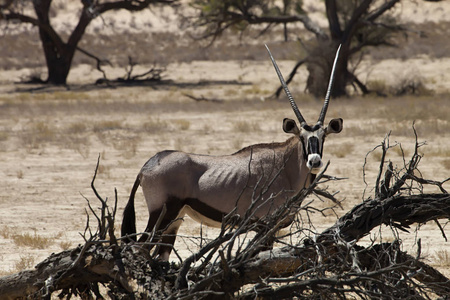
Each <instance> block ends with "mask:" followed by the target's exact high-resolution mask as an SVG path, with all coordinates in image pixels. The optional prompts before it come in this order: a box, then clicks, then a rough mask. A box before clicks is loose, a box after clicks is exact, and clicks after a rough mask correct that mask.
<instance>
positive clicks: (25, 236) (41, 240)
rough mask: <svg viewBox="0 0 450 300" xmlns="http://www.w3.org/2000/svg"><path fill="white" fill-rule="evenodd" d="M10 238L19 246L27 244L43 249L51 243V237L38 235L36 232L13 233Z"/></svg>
mask: <svg viewBox="0 0 450 300" xmlns="http://www.w3.org/2000/svg"><path fill="white" fill-rule="evenodd" d="M11 238H12V240H13V241H14V244H16V245H17V246H19V247H21V246H27V247H31V248H33V249H45V248H47V247H48V246H50V245H51V244H53V238H48V237H43V236H40V235H38V234H37V233H36V232H35V233H34V234H29V233H22V234H14V235H12V236H11Z"/></svg>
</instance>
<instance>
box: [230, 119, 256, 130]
mask: <svg viewBox="0 0 450 300" xmlns="http://www.w3.org/2000/svg"><path fill="white" fill-rule="evenodd" d="M233 130H234V131H237V132H254V131H261V127H260V126H259V124H258V122H256V121H253V122H249V121H237V122H235V123H233Z"/></svg>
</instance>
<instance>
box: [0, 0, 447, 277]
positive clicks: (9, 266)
mask: <svg viewBox="0 0 450 300" xmlns="http://www.w3.org/2000/svg"><path fill="white" fill-rule="evenodd" d="M418 3H419V5H426V6H425V7H423V6H421V7H418V8H417V9H414V8H411V7H410V6H403V9H404V10H405V12H407V13H404V14H403V15H402V16H406V17H405V18H407V20H408V21H417V22H420V21H430V20H436V21H442V20H444V21H445V20H446V16H448V13H447V12H448V7H450V5H442V7H438V8H436V6H430V4H429V3H426V4H422V3H425V2H424V1H420V2H418ZM310 5H312V4H310ZM311 9H313V8H311ZM147 13H148V14H152V13H154V12H147ZM320 14H321V12H320V11H318V12H317V18H320ZM62 16H65V17H64V18H69V16H67V15H62ZM408 16H409V17H408ZM411 16H412V17H411ZM419 16H420V17H419ZM408 18H409V19H408ZM106 20H107V19H106ZM115 20H116V21H115V22H116V23H115V26H116V27H117V28H120V26H122V25H123V26H129V23H130V22H135V23H137V25H135V26H136V27H137V28H140V27H145V26H147V27H148V28H155V30H156V29H157V28H161V27H162V28H165V29H167V30H176V28H171V27H167V26H168V25H167V24H172V23H173V22H172V21H171V20H170V19H168V20H166V23H164V22H162V23H161V24H160V23H153V24H147V25H146V24H144V23H140V22H142V20H141V19H139V18H136V17H134V19H133V18H131V19H130V16H128V15H127V14H124V15H123V17H121V18H118V19H115ZM133 20H134V21H133ZM68 23H70V22H68ZM61 24H62V25H61V26H63V25H64V24H65V23H61ZM121 24H122V25H121ZM94 25H95V24H94ZM103 25H104V23H101V24H100V25H95V26H103ZM95 26H92V28H91V29H90V30H93V32H95V30H96V29H95V28H96V27H95ZM117 28H116V29H117ZM100 29H102V28H100ZM100 29H99V30H100ZM117 30H119V29H117ZM261 47H262V45H261ZM279 64H280V67H281V69H282V71H283V72H284V73H288V72H289V71H290V70H291V68H292V67H293V65H294V64H295V62H294V61H287V60H285V61H279ZM145 67H150V66H145ZM140 68H142V70H145V68H144V66H140ZM360 70H361V73H360V74H359V75H360V76H361V77H360V78H362V79H364V80H369V78H370V80H371V81H381V82H385V83H390V84H393V85H396V84H397V83H396V82H397V81H401V80H403V79H408V80H419V81H421V82H423V83H424V84H425V85H426V87H427V88H428V89H429V90H430V91H433V92H430V93H429V95H425V96H421V97H415V96H404V97H401V98H398V97H397V98H394V97H388V98H376V97H372V96H370V97H359V96H354V97H352V98H349V99H338V100H336V101H334V100H332V102H331V105H330V108H329V111H328V114H327V119H331V118H335V117H342V118H343V119H344V130H343V132H342V133H340V134H339V135H336V136H330V137H329V138H328V139H327V142H326V145H325V157H324V160H325V161H328V160H330V167H329V169H328V172H327V173H328V174H330V175H336V176H338V177H343V178H347V179H346V180H343V181H339V182H337V183H332V184H329V189H330V190H331V191H340V193H339V194H338V197H339V198H340V199H345V201H344V209H342V210H341V209H337V210H335V212H336V214H337V216H335V215H334V214H333V213H331V212H329V213H328V214H327V216H326V217H322V216H320V215H319V214H315V215H313V216H312V224H313V225H314V230H315V231H317V232H321V231H322V230H323V229H325V228H327V227H329V226H331V225H332V224H333V223H334V222H335V221H336V218H337V217H338V216H340V215H343V214H344V213H345V212H346V211H348V210H349V209H350V208H351V207H353V205H355V204H357V203H360V202H361V201H362V199H363V193H364V190H365V189H366V184H365V183H364V181H363V172H362V167H363V164H364V160H365V157H366V154H367V152H369V151H370V150H372V149H373V148H374V147H376V146H377V145H378V144H379V143H380V142H381V141H382V140H383V139H384V138H385V136H386V134H387V133H389V132H391V131H392V133H391V143H392V144H393V143H395V142H397V141H398V142H400V143H402V146H403V148H404V150H405V153H406V157H407V158H408V157H409V156H410V155H411V154H412V149H413V148H412V147H413V144H414V135H413V131H412V124H413V121H415V122H416V125H415V126H416V128H417V131H418V133H419V140H420V141H426V142H427V146H424V147H422V148H421V151H423V153H424V158H423V159H422V162H421V165H420V170H421V171H422V174H423V176H424V177H425V178H429V179H434V180H444V179H445V178H448V177H449V176H450V134H449V130H448V128H449V125H450V96H449V94H450V85H449V83H448V82H450V58H448V57H441V58H431V57H428V56H427V55H422V56H419V57H412V58H408V59H404V60H392V59H386V60H377V61H369V60H367V61H363V62H362V66H361V67H360ZM30 72H32V70H30V69H10V70H3V71H1V72H0V166H1V168H0V187H2V189H1V190H0V273H2V274H6V273H10V272H16V271H18V270H20V269H22V268H30V267H32V266H34V265H35V264H36V263H38V262H40V261H42V260H43V259H44V258H46V257H47V256H49V255H50V254H51V253H52V252H59V251H61V250H62V249H66V248H71V247H75V246H76V245H78V244H80V243H83V239H82V237H81V236H80V233H83V232H84V229H85V226H86V209H87V202H86V200H85V199H84V197H87V198H88V199H90V201H91V204H92V205H93V206H94V207H97V206H98V203H97V202H96V199H95V196H94V195H93V193H92V191H91V189H90V182H91V179H92V176H93V174H94V169H95V165H96V162H97V158H98V156H99V155H100V157H101V162H100V169H99V174H98V177H97V180H96V187H97V189H98V190H99V192H100V194H101V195H103V196H104V197H108V199H109V203H111V204H112V203H113V200H114V188H117V192H118V199H119V203H118V205H119V207H118V223H117V224H116V227H117V232H119V228H120V219H121V214H122V211H123V208H124V206H125V205H126V201H127V199H128V195H129V192H130V190H131V187H132V185H133V182H134V179H135V176H136V175H137V173H138V171H139V169H140V168H141V166H142V165H143V164H144V163H145V162H146V161H147V160H148V159H149V158H150V157H151V156H153V155H154V154H155V153H157V152H158V151H161V150H165V149H178V150H183V151H187V152H195V153H202V154H210V155H222V154H230V153H233V152H235V151H237V150H239V149H240V148H242V147H244V146H247V145H250V144H254V143H268V142H269V143H270V142H277V141H283V140H285V139H286V138H288V135H286V134H285V133H283V132H282V130H281V122H282V120H283V118H284V117H290V118H294V114H293V112H292V110H291V108H290V106H289V104H288V102H287V100H286V99H285V98H284V97H281V98H280V99H279V100H268V99H266V97H267V96H269V95H270V94H271V93H272V92H273V91H274V89H275V88H277V86H278V79H277V78H276V75H275V72H274V71H273V68H272V66H271V64H270V62H269V61H268V60H267V61H263V62H261V61H251V60H241V61H227V62H221V61H193V62H191V63H183V62H182V63H169V64H168V65H167V71H166V73H165V74H167V75H166V76H165V77H164V79H165V80H172V81H173V82H172V83H167V84H162V85H147V86H134V87H118V88H107V87H105V86H100V87H98V86H93V85H91V83H92V82H93V81H95V79H97V78H99V77H101V74H100V73H99V72H98V71H96V70H95V69H94V68H93V67H92V66H90V65H85V64H82V65H78V66H77V67H75V68H74V69H73V70H72V72H71V74H70V76H69V79H68V81H69V82H70V84H71V86H70V90H66V89H65V88H57V87H50V88H44V89H41V87H40V86H36V87H34V88H35V89H33V87H32V86H30V85H20V84H15V83H14V82H16V81H17V80H18V78H20V77H22V76H28V75H29V74H30ZM123 72H124V71H123V69H121V68H111V69H108V74H109V75H111V77H114V76H123ZM305 79H306V71H305V70H304V69H301V70H300V73H299V75H298V76H297V77H296V79H295V80H294V82H293V83H292V84H291V87H292V88H291V89H292V91H293V94H294V96H295V98H296V100H297V102H298V104H299V106H300V108H301V110H302V113H303V115H304V116H305V118H306V119H307V120H315V119H316V118H317V116H318V113H319V111H320V108H321V102H320V101H318V100H315V99H312V98H310V97H309V96H307V95H304V94H303V91H304V86H305ZM210 80H212V81H215V83H214V82H211V83H205V84H203V85H198V82H201V81H203V82H207V81H210ZM186 94H189V95H194V96H196V97H206V98H208V99H220V100H222V102H221V103H215V102H207V101H204V102H195V101H193V100H192V99H190V98H188V97H187V96H186ZM397 148H398V147H397ZM389 158H391V159H392V160H393V161H394V162H395V163H396V164H397V165H399V166H401V165H402V164H403V160H402V159H401V156H400V151H398V150H393V151H392V153H391V154H390V156H389ZM378 160H379V154H374V155H371V156H370V157H369V158H368V165H367V169H366V176H367V178H366V182H367V183H368V188H367V191H366V194H365V196H366V197H368V196H369V195H371V194H372V191H371V187H372V186H373V185H374V179H375V176H376V174H377V171H378V164H379V161H378ZM446 188H447V190H449V189H450V186H449V184H447V185H446ZM428 191H434V190H433V189H429V190H428ZM136 205H137V216H138V230H139V229H140V230H143V229H144V228H145V225H146V222H147V213H146V205H145V203H144V199H143V196H142V194H141V193H140V192H138V196H137V200H136ZM313 205H314V206H316V207H318V208H325V207H328V206H330V205H331V203H330V202H328V201H324V202H321V201H320V200H317V199H314V203H313ZM90 220H91V226H92V227H93V228H95V220H94V218H93V216H92V215H91V218H90ZM442 225H443V226H444V225H445V223H444V222H442ZM305 226H306V225H305ZM416 229H417V228H412V229H411V233H409V234H406V233H400V238H401V239H402V240H403V249H404V250H405V251H408V252H409V253H412V254H415V252H416V251H417V247H416V242H417V240H418V239H419V238H420V239H421V241H422V255H424V257H425V258H426V261H427V262H428V263H431V264H432V265H433V266H435V267H437V268H438V269H439V270H441V271H443V272H444V273H446V274H447V275H448V276H449V275H450V271H449V268H450V258H449V256H450V242H446V241H445V239H444V238H443V237H442V234H441V232H440V231H439V229H438V227H437V226H436V225H435V224H426V225H423V226H421V227H420V230H417V231H416ZM444 229H445V230H446V233H447V235H448V226H444ZM199 232H200V225H199V224H197V223H195V222H193V221H192V220H190V219H189V218H186V221H185V224H183V225H182V227H181V229H180V235H181V236H194V237H196V236H197V237H198V235H199ZM202 233H203V236H204V237H207V238H214V236H215V235H216V233H217V230H215V229H208V228H203V229H202ZM26 235H28V239H29V240H33V239H34V240H38V241H39V239H41V242H40V245H41V246H43V247H42V249H39V248H38V247H36V246H28V245H20V244H18V243H17V240H18V238H17V237H19V238H20V237H21V236H22V237H23V236H26ZM380 235H381V236H382V238H383V240H384V241H386V240H387V241H391V240H393V238H394V235H393V233H392V232H391V231H390V229H389V228H383V230H374V232H373V233H372V234H371V236H370V237H368V238H367V239H366V240H365V241H366V242H369V240H370V239H371V238H372V239H376V238H379V237H380ZM38 244H39V243H38ZM175 247H176V249H177V251H178V253H179V254H180V255H181V256H182V257H186V256H188V255H189V254H190V253H191V252H192V251H195V249H196V246H195V245H194V243H193V242H192V239H189V238H178V239H177V243H176V245H175ZM171 259H172V260H176V259H177V258H176V256H174V255H172V257H171Z"/></svg>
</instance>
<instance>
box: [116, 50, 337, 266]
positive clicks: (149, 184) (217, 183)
mask: <svg viewBox="0 0 450 300" xmlns="http://www.w3.org/2000/svg"><path fill="white" fill-rule="evenodd" d="M266 48H267V46H266ZM267 50H268V51H269V48H267ZM338 54H339V49H338V52H337V53H336V57H335V60H334V64H333V70H332V72H331V76H330V82H329V85H328V90H327V94H326V96H325V102H324V105H323V108H322V111H321V113H320V115H319V119H318V121H317V123H315V124H312V125H308V124H307V123H306V121H305V119H304V118H303V116H302V115H301V113H300V110H299V109H298V107H297V105H296V103H295V102H294V99H293V98H292V95H291V93H290V92H289V90H288V87H287V85H286V82H285V81H284V79H283V76H282V75H281V72H280V70H279V68H278V66H277V63H276V62H275V60H274V58H273V56H272V54H271V53H270V51H269V56H270V58H271V60H272V63H273V65H274V67H275V70H276V72H277V75H278V77H279V79H280V82H281V84H282V86H283V88H284V90H285V92H286V95H287V96H288V98H289V101H290V103H291V106H292V109H293V110H294V113H295V115H296V116H297V118H298V121H299V122H300V126H299V127H297V125H296V122H295V121H294V120H292V119H288V118H286V119H284V120H283V130H284V131H285V132H286V133H290V134H293V137H291V138H289V139H288V140H286V141H285V142H282V143H268V144H256V145H252V146H249V147H246V148H244V149H241V150H239V151H238V152H236V153H234V154H231V155H224V156H209V155H200V154H190V153H184V152H181V151H162V152H159V153H157V154H156V155H155V156H153V157H152V158H150V159H149V160H148V161H147V163H145V165H144V166H143V167H142V169H141V171H140V172H139V174H138V176H137V178H136V181H135V183H134V186H133V189H132V191H131V194H130V198H129V201H128V204H127V206H126V208H125V211H124V215H123V222H122V236H126V235H131V236H130V237H129V238H130V239H133V240H135V235H133V234H134V233H136V224H135V211H134V196H135V193H136V190H137V189H138V187H139V185H141V186H142V190H143V193H144V197H145V200H146V202H147V206H148V211H149V221H148V225H147V228H146V229H145V232H152V231H153V230H154V229H155V230H160V229H165V231H164V233H165V234H167V235H165V236H163V238H162V239H161V240H160V241H159V242H161V244H164V245H165V246H161V247H160V248H159V251H158V254H159V258H160V259H162V260H168V258H169V255H170V252H171V250H172V246H173V244H174V242H175V237H176V234H177V231H178V228H179V227H180V225H181V222H182V219H180V218H182V217H183V216H184V215H185V214H188V215H189V216H190V217H192V218H193V219H194V220H196V221H198V222H201V223H203V224H206V225H208V226H214V227H220V225H221V221H222V218H223V217H224V216H225V215H226V214H228V213H229V212H231V211H232V210H233V209H235V211H236V213H237V214H239V215H240V216H244V215H245V213H246V211H247V209H248V208H249V207H250V205H251V203H252V200H253V199H254V195H259V199H258V201H262V202H261V203H264V204H263V205H259V207H258V209H257V210H255V211H254V216H255V217H256V218H261V217H262V216H264V215H266V214H268V213H270V212H272V211H274V210H275V208H276V207H278V206H279V205H280V204H282V203H284V202H285V201H286V200H287V199H288V198H289V197H291V196H293V195H294V194H296V193H297V192H298V191H300V190H301V189H302V188H303V187H307V186H309V184H310V183H311V182H312V180H313V179H314V177H315V174H317V172H318V171H319V169H320V168H321V167H322V153H323V144H324V141H325V137H326V136H327V135H328V134H330V133H339V132H340V131H341V130H342V126H343V121H342V119H333V120H331V121H330V122H329V124H328V126H324V125H323V122H324V119H325V115H326V113H327V108H328V103H329V98H330V91H331V87H332V83H333V77H334V70H335V66H336V61H337V59H338ZM262 193H264V194H262ZM268 197H271V198H272V199H273V200H271V201H266V202H264V199H267V198H268ZM164 207H165V214H163V215H162V217H161V218H159V216H160V214H161V212H162V211H163V209H164ZM254 207H257V206H254ZM155 226H156V227H157V228H154V227H155ZM147 238H148V237H147V236H145V235H143V236H142V237H141V238H140V241H146V239H147ZM152 242H158V241H155V240H153V241H152Z"/></svg>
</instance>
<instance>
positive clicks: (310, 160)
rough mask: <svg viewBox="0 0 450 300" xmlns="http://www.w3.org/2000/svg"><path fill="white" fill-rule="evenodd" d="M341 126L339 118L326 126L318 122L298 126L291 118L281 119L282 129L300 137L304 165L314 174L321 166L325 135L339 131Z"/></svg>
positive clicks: (341, 122)
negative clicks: (312, 124) (311, 124)
mask: <svg viewBox="0 0 450 300" xmlns="http://www.w3.org/2000/svg"><path fill="white" fill-rule="evenodd" d="M342 128H343V120H342V119H341V118H338V119H333V120H331V121H330V123H329V124H328V126H325V127H323V126H322V125H321V124H320V123H317V124H316V125H314V126H309V125H308V124H306V123H304V124H301V126H300V128H299V127H297V124H296V123H295V121H294V120H292V119H288V118H286V119H284V120H283V130H284V132H286V133H291V134H294V135H296V136H298V138H299V139H300V142H301V143H302V147H303V155H304V157H303V158H304V160H305V161H306V166H307V167H308V169H309V170H310V171H311V173H313V174H316V173H318V172H319V170H320V168H321V167H322V165H323V163H322V153H323V144H324V142H325V137H326V136H327V135H328V134H330V133H339V132H341V131H342Z"/></svg>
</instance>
